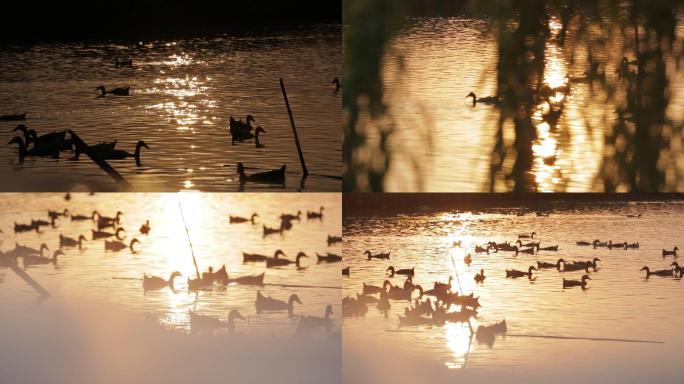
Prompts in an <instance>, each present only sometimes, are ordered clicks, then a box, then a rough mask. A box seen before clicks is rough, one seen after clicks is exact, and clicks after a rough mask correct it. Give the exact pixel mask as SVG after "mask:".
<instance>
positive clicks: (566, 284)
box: [563, 275, 591, 289]
mask: <svg viewBox="0 0 684 384" xmlns="http://www.w3.org/2000/svg"><path fill="white" fill-rule="evenodd" d="M587 280H591V277H589V276H587V275H584V276H582V280H566V279H563V289H565V288H572V287H582V289H585V288H586V287H587Z"/></svg>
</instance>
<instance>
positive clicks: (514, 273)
mask: <svg viewBox="0 0 684 384" xmlns="http://www.w3.org/2000/svg"><path fill="white" fill-rule="evenodd" d="M536 270H537V268H536V267H534V266H530V268H528V270H527V272H523V271H518V270H516V269H507V270H506V277H511V278H517V277H523V276H527V278H529V279H531V278H532V271H536Z"/></svg>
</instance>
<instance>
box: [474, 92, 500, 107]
mask: <svg viewBox="0 0 684 384" xmlns="http://www.w3.org/2000/svg"><path fill="white" fill-rule="evenodd" d="M468 97H472V98H473V107H474V106H476V105H477V103H480V104H487V105H496V104H499V103H500V101H499V98H498V97H495V96H485V97H477V95H475V92H470V93H469V94H468V95H467V96H466V98H468Z"/></svg>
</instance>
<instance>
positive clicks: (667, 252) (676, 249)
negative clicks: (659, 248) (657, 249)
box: [663, 247, 679, 257]
mask: <svg viewBox="0 0 684 384" xmlns="http://www.w3.org/2000/svg"><path fill="white" fill-rule="evenodd" d="M678 252H679V248H677V247H674V249H672V250H671V251H668V250H666V249H663V257H665V256H674V257H677V256H678V255H677V253H678Z"/></svg>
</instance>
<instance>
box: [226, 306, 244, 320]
mask: <svg viewBox="0 0 684 384" xmlns="http://www.w3.org/2000/svg"><path fill="white" fill-rule="evenodd" d="M235 319H240V320H246V319H245V318H244V316H242V315H241V314H240V312H238V310H237V309H232V310H231V311H230V312H228V321H233V320H235Z"/></svg>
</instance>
